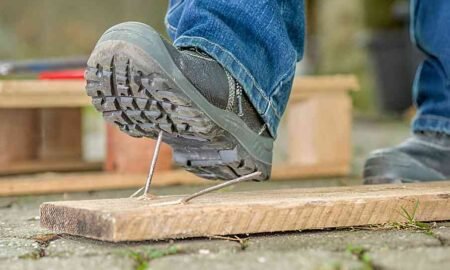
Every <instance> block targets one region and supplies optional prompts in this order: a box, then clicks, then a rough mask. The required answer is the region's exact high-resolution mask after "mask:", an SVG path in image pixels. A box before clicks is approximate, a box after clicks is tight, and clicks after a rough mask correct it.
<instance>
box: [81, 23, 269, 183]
mask: <svg viewBox="0 0 450 270" xmlns="http://www.w3.org/2000/svg"><path fill="white" fill-rule="evenodd" d="M85 77H86V80H87V86H86V90H87V94H88V95H89V96H91V97H92V103H93V104H94V106H95V108H96V109H97V110H98V111H100V112H102V113H103V117H104V118H105V120H106V121H108V122H112V123H115V124H116V125H117V126H119V128H120V129H121V130H122V131H124V132H126V133H127V134H129V135H131V136H133V137H149V138H156V137H157V136H158V133H159V132H160V131H163V141H164V142H166V143H167V144H169V145H171V146H172V148H173V152H174V159H175V162H176V163H177V164H178V165H180V166H182V167H184V168H185V169H186V170H188V171H190V172H193V173H195V174H197V175H198V176H201V177H203V178H208V179H221V180H230V179H234V178H236V177H239V176H243V175H246V174H249V173H252V172H255V171H259V172H261V173H262V174H261V175H260V177H259V178H258V179H256V180H266V179H268V178H269V177H270V171H271V166H272V148H273V138H272V137H271V136H270V135H269V133H268V131H267V127H266V125H265V123H264V121H263V120H262V119H261V117H260V115H259V114H258V112H257V111H256V109H255V108H254V107H253V105H252V104H251V103H250V101H249V99H248V97H247V96H246V94H245V92H244V91H243V89H242V86H241V85H240V84H239V83H238V82H237V81H236V80H235V79H234V78H233V77H232V76H231V75H230V74H229V73H228V72H227V71H226V70H225V69H224V68H223V67H222V66H221V65H220V64H219V63H218V62H217V61H215V60H214V59H213V58H211V57H210V56H209V55H207V54H205V53H204V52H202V51H201V50H199V49H197V48H194V47H192V48H176V47H174V46H173V45H172V44H170V43H169V42H168V41H166V40H164V39H163V38H162V37H161V36H160V35H159V34H158V33H157V32H156V31H155V30H153V29H152V28H151V27H150V26H148V25H145V24H141V23H136V22H127V23H122V24H119V25H116V26H114V27H112V28H110V29H109V30H107V31H106V32H105V33H104V34H103V36H102V37H101V38H100V40H99V41H98V43H97V45H96V46H95V49H94V51H93V52H92V54H91V56H90V58H89V60H88V68H87V70H86V75H85Z"/></svg>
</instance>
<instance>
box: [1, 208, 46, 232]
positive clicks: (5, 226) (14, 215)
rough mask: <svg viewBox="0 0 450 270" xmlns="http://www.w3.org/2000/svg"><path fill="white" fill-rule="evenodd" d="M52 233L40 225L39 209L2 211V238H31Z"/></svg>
mask: <svg viewBox="0 0 450 270" xmlns="http://www.w3.org/2000/svg"><path fill="white" fill-rule="evenodd" d="M46 233H50V231H49V230H47V229H44V228H41V227H40V225H39V210H37V209H35V208H34V209H9V210H5V209H1V210H0V239H1V238H31V237H33V236H34V235H38V234H46Z"/></svg>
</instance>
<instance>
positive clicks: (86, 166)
mask: <svg viewBox="0 0 450 270" xmlns="http://www.w3.org/2000/svg"><path fill="white" fill-rule="evenodd" d="M102 166H103V162H90V161H84V160H79V159H75V160H74V159H62V160H28V161H20V162H18V161H16V162H11V163H9V164H8V165H7V166H5V167H0V175H12V174H27V173H40V172H70V171H76V172H83V171H84V172H86V171H100V170H101V169H102ZM34 177H35V176H22V177H19V178H20V179H32V178H34ZM8 179H9V178H5V179H3V178H1V177H0V182H1V183H7V182H8ZM12 179H15V177H12ZM12 183H14V181H13V182H12ZM1 185H2V184H0V186H1ZM34 185H35V184H33V185H30V187H29V189H30V192H31V191H32V189H34V188H35V187H34ZM0 196H1V195H0Z"/></svg>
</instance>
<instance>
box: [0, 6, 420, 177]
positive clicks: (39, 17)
mask: <svg viewBox="0 0 450 270" xmlns="http://www.w3.org/2000/svg"><path fill="white" fill-rule="evenodd" d="M306 4H307V5H306V6H307V12H306V13H307V46H306V53H305V58H304V60H303V61H302V62H301V63H300V64H298V69H297V73H298V75H332V74H354V75H356V77H357V78H358V80H359V83H360V90H359V91H355V92H351V94H350V95H351V100H352V103H353V118H354V119H356V125H353V126H351V129H352V131H353V134H354V136H353V141H352V142H353V146H352V147H353V153H354V154H355V158H354V159H353V163H352V173H353V174H356V175H359V174H360V170H361V166H362V163H363V161H364V157H365V156H366V155H367V153H368V152H369V151H370V150H373V149H375V148H378V147H382V146H383V147H384V146H388V145H393V144H395V143H398V142H399V141H400V140H401V139H403V138H404V137H405V136H407V133H408V131H409V129H408V123H409V121H410V120H411V118H412V116H413V115H414V109H413V105H412V97H411V85H412V81H413V77H414V73H415V70H416V68H417V66H418V64H419V63H420V61H421V59H422V56H421V54H420V53H419V52H418V51H417V50H416V49H415V47H414V46H412V44H411V42H410V39H409V18H410V15H409V1H407V0H382V1H380V0H364V1H361V0H333V1H329V0H328V1H327V0H308V1H306ZM167 6H168V3H167V0H127V1H120V0H108V1H89V0H77V1H56V0H40V1H33V0H15V1H12V0H2V1H0V44H1V45H0V62H2V61H3V62H4V61H16V60H29V59H45V58H54V57H81V58H83V57H87V56H88V55H89V53H90V52H91V50H92V48H93V47H94V45H95V43H96V41H97V40H98V38H99V37H100V35H101V34H102V33H103V32H104V31H105V30H106V29H107V28H109V27H110V26H112V25H114V24H117V23H120V22H123V21H130V20H132V21H140V22H143V23H146V24H150V25H152V26H153V27H154V28H156V29H157V30H158V31H159V32H161V33H163V34H164V35H166V34H165V27H164V16H165V12H166V9H167ZM36 76H37V75H36V74H20V75H8V76H3V77H1V79H2V80H3V81H7V80H13V79H33V78H35V77H36ZM0 82H1V81H0ZM82 114H83V117H82V130H83V138H82V141H81V143H82V154H83V159H84V160H88V161H103V160H104V159H105V156H107V155H108V154H107V153H106V152H107V151H108V150H107V147H108V146H107V143H106V141H105V136H104V134H105V132H106V131H105V130H106V128H105V125H104V122H103V119H102V118H101V116H100V114H99V113H97V112H96V111H95V110H94V108H93V107H92V106H89V107H85V108H83V109H82ZM368 123H369V124H368ZM373 123H375V124H373ZM383 129H388V130H389V131H390V132H389V133H386V134H381V133H380V134H379V135H378V137H377V138H374V139H373V140H371V139H368V138H370V136H372V135H373V133H374V131H379V130H383ZM395 131H398V132H397V133H396V132H395ZM111 133H114V131H112V130H111ZM280 133H281V135H282V132H280ZM115 136H119V135H115ZM107 137H108V138H113V137H114V136H113V135H111V134H109V135H108V136H107ZM125 137H126V136H125ZM281 137H282V136H281ZM111 140H113V139H111ZM114 140H116V141H123V140H126V138H124V137H118V139H117V138H116V139H114ZM0 141H1V140H0ZM278 141H281V140H278ZM0 143H1V142H0ZM3 144H5V145H6V144H9V142H4V143H3ZM2 147H3V148H5V147H7V146H1V145H0V148H2ZM3 148H2V149H3ZM125 149H130V153H131V154H130V155H131V156H135V155H136V154H135V153H136V152H143V154H144V155H147V156H149V155H148V152H147V151H139V150H136V149H141V148H140V146H136V147H135V148H134V150H133V149H131V148H130V147H125ZM3 151H5V150H3ZM120 151H125V150H123V149H121V150H120ZM168 151H170V150H168ZM110 152H111V153H113V152H114V151H112V150H110ZM111 155H112V154H111ZM124 162H125V161H124ZM168 162H169V161H168ZM107 164H108V162H107ZM111 166H112V167H114V166H116V165H111ZM111 166H110V167H111ZM117 166H118V165H117ZM146 166H147V165H146V164H143V165H142V168H140V169H137V171H139V172H144V171H145V170H146ZM107 167H108V165H107ZM168 167H170V165H168ZM133 170H134V169H131V171H133ZM119 171H120V170H119ZM125 171H129V170H128V169H126V170H125Z"/></svg>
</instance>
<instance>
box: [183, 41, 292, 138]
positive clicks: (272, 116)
mask: <svg viewBox="0 0 450 270" xmlns="http://www.w3.org/2000/svg"><path fill="white" fill-rule="evenodd" d="M174 45H175V46H177V47H197V48H199V49H201V50H203V51H205V52H206V53H207V54H209V55H210V56H211V57H212V58H214V59H215V60H216V61H217V62H219V63H220V64H221V65H222V66H223V67H224V68H225V69H226V70H227V71H228V72H229V73H230V74H231V75H232V76H233V77H234V78H235V79H236V80H237V81H238V82H239V83H240V84H241V85H242V86H243V88H244V91H245V92H246V94H247V95H248V97H249V99H250V101H251V102H252V104H253V106H254V107H255V108H256V110H257V112H258V113H259V114H260V115H261V117H262V118H263V120H264V121H265V123H266V124H267V127H268V129H269V131H270V133H271V135H272V136H273V137H274V138H275V137H276V129H277V126H278V123H279V121H280V118H281V113H280V111H279V110H277V108H278V107H279V106H277V104H274V100H273V99H271V98H269V97H268V96H267V95H266V93H265V92H264V91H263V90H262V88H261V86H260V85H259V84H258V83H257V82H256V80H255V78H254V77H253V76H252V75H251V74H250V72H249V71H248V69H247V68H246V67H245V66H244V65H243V64H242V63H241V62H240V61H239V60H238V59H237V58H236V57H235V56H234V55H233V54H232V53H231V52H230V51H228V50H226V49H225V48H223V47H222V46H221V45H219V44H217V43H214V42H212V41H210V40H208V39H205V38H203V37H195V36H193V37H191V36H180V37H178V38H177V39H176V40H175V41H174ZM294 72H295V69H293V71H292V76H293V74H294ZM288 75H289V74H288ZM292 76H291V77H292ZM286 77H287V78H288V79H289V78H290V77H289V76H286ZM280 84H283V81H282V82H280Z"/></svg>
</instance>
